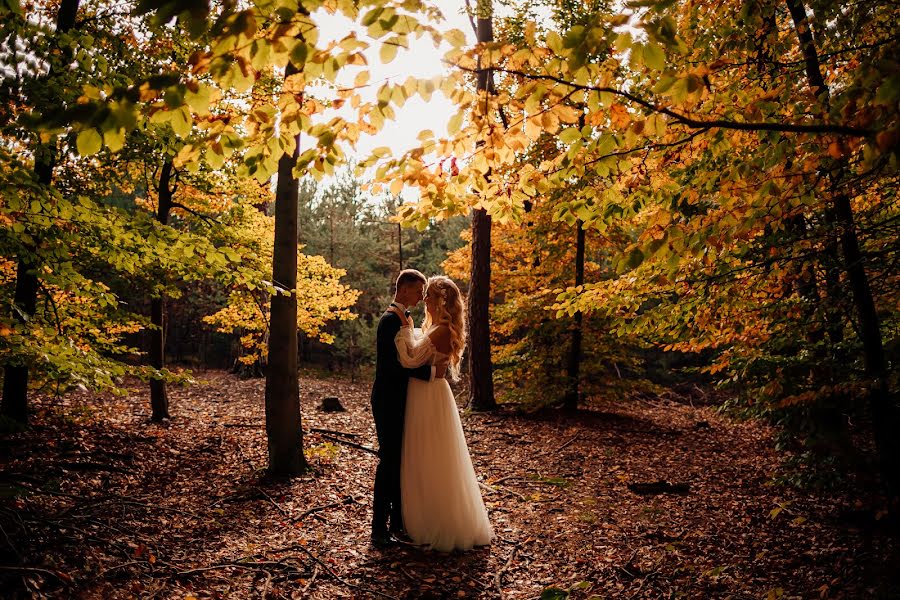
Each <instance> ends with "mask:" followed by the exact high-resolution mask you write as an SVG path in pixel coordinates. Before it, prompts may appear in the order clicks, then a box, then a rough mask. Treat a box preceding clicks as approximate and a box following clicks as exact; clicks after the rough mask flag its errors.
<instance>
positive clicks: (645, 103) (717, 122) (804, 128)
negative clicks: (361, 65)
mask: <svg viewBox="0 0 900 600" xmlns="http://www.w3.org/2000/svg"><path fill="white" fill-rule="evenodd" d="M447 62H448V64H450V65H451V66H454V67H457V68H458V69H461V70H463V71H467V72H469V73H477V72H478V71H479V69H474V68H469V67H462V66H460V65H458V64H454V63H452V62H449V61H447ZM491 70H493V71H499V72H501V73H506V74H509V75H517V76H519V77H522V78H524V79H531V80H534V81H553V82H555V83H559V84H561V85H565V86H568V87H571V88H573V89H575V90H584V91H591V92H605V93H608V94H613V95H615V96H619V97H622V98H625V99H626V100H629V101H631V102H633V103H634V104H637V105H639V106H641V107H643V108H646V109H647V110H649V111H652V112H655V113H660V114H663V115H666V116H668V117H671V118H672V119H674V120H675V121H676V122H678V123H681V124H682V125H686V126H688V127H691V128H694V129H713V128H719V129H735V130H738V131H780V132H784V133H830V134H836V135H847V136H854V137H866V136H868V135H871V134H872V133H874V132H873V131H872V130H870V129H862V128H860V127H850V126H848V125H829V124H827V123H818V124H810V125H804V124H797V123H771V122H752V121H751V122H746V123H743V122H738V121H729V120H727V119H711V120H703V119H695V118H693V117H689V116H687V115H682V114H680V113H677V112H675V111H674V110H672V109H669V108H666V107H664V106H660V105H658V104H654V103H653V102H650V101H649V100H646V99H644V98H641V97H640V96H636V95H635V94H632V93H631V92H626V91H624V90H620V89H617V88H612V87H607V86H593V85H582V84H578V83H573V82H571V81H566V80H565V79H563V78H561V77H556V76H554V75H535V74H531V73H525V72H523V71H516V70H513V69H504V68H501V67H491Z"/></svg>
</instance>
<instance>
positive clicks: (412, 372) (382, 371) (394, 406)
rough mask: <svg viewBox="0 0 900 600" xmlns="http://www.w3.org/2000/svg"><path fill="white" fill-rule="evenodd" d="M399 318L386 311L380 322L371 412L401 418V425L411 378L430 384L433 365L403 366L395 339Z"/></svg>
mask: <svg viewBox="0 0 900 600" xmlns="http://www.w3.org/2000/svg"><path fill="white" fill-rule="evenodd" d="M400 325H401V322H400V317H398V316H397V314H396V313H394V312H393V311H390V310H388V311H385V313H384V314H383V315H381V319H379V321H378V332H377V334H376V337H375V340H376V350H375V382H374V383H373V384H372V412H373V413H374V414H375V418H376V421H377V420H379V419H380V418H384V417H389V418H392V419H393V418H394V417H396V418H399V419H400V423H399V424H400V425H402V419H403V414H404V412H405V411H406V386H407V384H408V383H409V378H410V377H415V378H417V379H422V380H424V381H429V380H430V379H431V365H422V366H421V367H417V368H415V369H407V368H405V367H404V366H403V365H401V364H400V359H399V358H398V357H397V347H396V346H395V345H394V337H396V335H397V332H399V331H400Z"/></svg>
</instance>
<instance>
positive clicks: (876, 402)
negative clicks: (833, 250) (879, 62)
mask: <svg viewBox="0 0 900 600" xmlns="http://www.w3.org/2000/svg"><path fill="white" fill-rule="evenodd" d="M785 1H786V3H787V7H788V10H789V11H790V13H791V18H792V20H793V22H794V29H795V30H796V31H797V37H798V39H799V41H800V47H801V50H802V51H803V58H804V61H805V68H806V75H807V78H808V79H809V84H810V86H811V87H812V89H813V91H814V92H815V94H816V98H817V99H818V101H819V102H820V103H821V104H822V106H823V108H822V113H823V115H824V114H825V113H826V112H827V107H828V105H829V100H830V90H829V89H828V85H827V84H826V83H825V78H824V77H823V76H822V69H821V65H820V63H819V56H818V53H817V51H816V47H815V42H814V40H813V37H812V31H811V28H810V22H809V19H808V18H807V14H806V7H805V6H804V5H803V3H802V1H801V0H785ZM841 172H843V169H841V171H839V174H838V175H836V176H835V177H833V178H832V181H831V187H832V193H833V194H834V197H833V202H834V205H833V207H832V208H830V209H829V210H833V216H834V219H835V224H836V225H837V229H838V238H839V240H840V246H841V251H842V255H843V256H842V259H843V267H844V270H845V271H846V273H847V278H848V280H849V282H850V290H851V292H852V297H853V304H854V306H855V308H856V314H857V318H858V319H859V331H860V333H859V337H860V341H861V342H862V346H863V360H864V364H865V372H866V376H867V378H868V379H869V380H870V382H869V383H870V388H869V392H868V401H869V407H870V410H871V413H872V423H873V429H874V437H875V446H876V450H877V452H878V459H879V463H880V467H881V473H882V477H883V478H884V481H885V484H886V487H887V490H888V493H889V494H890V496H891V499H892V501H893V502H894V503H895V504H896V503H897V501H898V498H900V438H898V437H897V435H896V432H897V430H898V426H900V410H898V407H897V405H896V403H895V401H894V398H893V395H892V393H891V390H890V388H889V387H888V362H887V357H886V356H885V352H884V343H883V340H882V337H881V327H880V324H879V320H878V311H877V310H876V307H875V299H874V297H873V296H872V289H871V286H870V285H869V278H868V276H867V275H866V271H865V262H864V257H863V254H862V250H861V249H860V246H859V238H858V237H857V233H856V224H855V222H854V216H853V207H852V205H851V204H850V197H849V196H848V195H847V194H846V193H844V192H842V191H840V190H839V189H838V186H839V184H840V177H841V176H840V173H841Z"/></svg>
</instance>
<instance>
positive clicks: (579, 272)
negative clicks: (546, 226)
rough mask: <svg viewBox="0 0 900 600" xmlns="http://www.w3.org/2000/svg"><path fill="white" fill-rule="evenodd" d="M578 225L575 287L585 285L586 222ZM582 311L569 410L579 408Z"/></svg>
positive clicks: (576, 330) (573, 351) (576, 331)
mask: <svg viewBox="0 0 900 600" xmlns="http://www.w3.org/2000/svg"><path fill="white" fill-rule="evenodd" d="M575 226H576V227H577V239H576V242H575V287H579V286H581V285H584V223H583V222H582V221H581V220H580V219H579V220H578V222H577V223H576V225H575ZM581 320H582V316H581V311H578V312H577V313H575V322H574V323H573V325H572V347H571V348H570V349H569V365H568V369H567V377H568V382H569V388H568V390H567V391H566V398H565V401H564V403H563V408H565V410H566V411H568V412H575V411H576V410H578V394H579V390H578V377H579V372H580V370H581V336H582V331H581Z"/></svg>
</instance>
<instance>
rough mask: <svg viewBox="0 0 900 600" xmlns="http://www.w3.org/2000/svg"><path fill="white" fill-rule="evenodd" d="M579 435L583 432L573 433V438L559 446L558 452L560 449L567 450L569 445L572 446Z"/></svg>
mask: <svg viewBox="0 0 900 600" xmlns="http://www.w3.org/2000/svg"><path fill="white" fill-rule="evenodd" d="M579 435H581V434H579V433H576V434H575V435H573V436H572V438H571V439H570V440H569V441H568V442H566V443H565V444H563V445H562V446H560V447H559V448H557V449H556V451H557V452H560V451H562V450H565V449H566V448H568V447H569V446H571V445H572V443H573V442H574V441H575V440H577V439H578V436H579Z"/></svg>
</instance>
